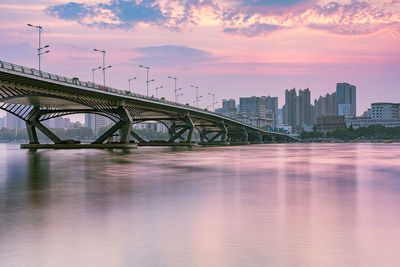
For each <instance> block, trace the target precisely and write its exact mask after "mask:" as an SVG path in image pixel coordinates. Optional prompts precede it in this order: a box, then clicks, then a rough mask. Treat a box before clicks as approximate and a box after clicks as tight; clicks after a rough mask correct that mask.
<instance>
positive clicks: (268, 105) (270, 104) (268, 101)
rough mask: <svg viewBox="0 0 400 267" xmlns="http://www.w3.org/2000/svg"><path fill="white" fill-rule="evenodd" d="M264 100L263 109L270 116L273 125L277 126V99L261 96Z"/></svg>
mask: <svg viewBox="0 0 400 267" xmlns="http://www.w3.org/2000/svg"><path fill="white" fill-rule="evenodd" d="M261 98H264V99H265V109H266V110H267V113H270V114H271V117H272V121H273V125H274V126H276V125H277V124H278V98H277V97H271V96H262V97H261Z"/></svg>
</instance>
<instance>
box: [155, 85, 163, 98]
mask: <svg viewBox="0 0 400 267" xmlns="http://www.w3.org/2000/svg"><path fill="white" fill-rule="evenodd" d="M161 88H164V86H163V85H161V86H159V87H156V98H158V89H161Z"/></svg>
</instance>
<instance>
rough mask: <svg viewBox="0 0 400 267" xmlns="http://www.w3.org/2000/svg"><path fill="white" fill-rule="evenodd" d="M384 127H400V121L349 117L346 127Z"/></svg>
mask: <svg viewBox="0 0 400 267" xmlns="http://www.w3.org/2000/svg"><path fill="white" fill-rule="evenodd" d="M378 124H379V125H383V126H385V127H400V120H390V119H374V118H370V117H349V118H346V126H347V127H353V128H354V129H357V128H360V127H368V126H371V125H378Z"/></svg>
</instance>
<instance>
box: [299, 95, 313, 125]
mask: <svg viewBox="0 0 400 267" xmlns="http://www.w3.org/2000/svg"><path fill="white" fill-rule="evenodd" d="M296 125H297V126H301V127H302V126H304V125H311V96H310V90H309V89H308V88H307V89H304V90H300V91H299V95H298V96H297V98H296Z"/></svg>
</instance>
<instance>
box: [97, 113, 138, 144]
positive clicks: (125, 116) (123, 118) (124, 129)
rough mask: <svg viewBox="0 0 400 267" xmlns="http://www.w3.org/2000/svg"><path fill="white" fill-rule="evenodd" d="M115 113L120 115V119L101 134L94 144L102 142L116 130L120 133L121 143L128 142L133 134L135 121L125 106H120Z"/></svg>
mask: <svg viewBox="0 0 400 267" xmlns="http://www.w3.org/2000/svg"><path fill="white" fill-rule="evenodd" d="M114 113H115V114H117V115H119V117H120V121H119V122H117V123H116V124H114V125H113V126H112V127H111V128H110V129H108V130H107V131H106V132H105V133H103V134H102V135H101V136H99V137H98V138H97V139H96V140H95V141H94V142H93V143H92V144H102V143H103V142H104V141H105V140H106V139H107V138H109V137H111V136H112V135H113V134H114V133H115V132H116V131H118V130H119V133H120V143H121V144H128V143H129V141H130V136H131V135H132V125H133V121H132V118H131V116H130V114H129V112H128V110H127V109H126V108H124V107H119V108H118V109H116V110H115V111H114Z"/></svg>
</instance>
